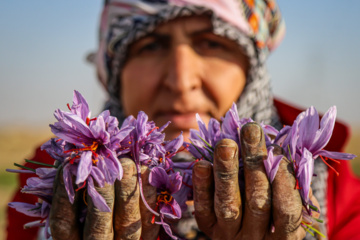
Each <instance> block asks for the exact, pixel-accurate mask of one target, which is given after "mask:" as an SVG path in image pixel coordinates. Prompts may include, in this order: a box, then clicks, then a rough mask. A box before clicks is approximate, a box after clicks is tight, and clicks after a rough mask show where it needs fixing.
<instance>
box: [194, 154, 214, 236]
mask: <svg viewBox="0 0 360 240" xmlns="http://www.w3.org/2000/svg"><path fill="white" fill-rule="evenodd" d="M192 182H193V194H194V208H195V219H196V222H197V224H198V227H199V229H200V230H202V231H203V232H204V233H206V234H208V235H209V236H211V235H212V230H213V226H214V225H215V223H216V216H215V212H214V174H213V167H212V165H211V163H210V162H208V161H204V160H201V161H199V162H197V163H195V165H194V167H193V175H192Z"/></svg>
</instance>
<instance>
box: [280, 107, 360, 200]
mask: <svg viewBox="0 0 360 240" xmlns="http://www.w3.org/2000/svg"><path fill="white" fill-rule="evenodd" d="M335 118H336V107H335V106H333V107H331V108H330V109H329V110H328V111H327V112H326V113H325V115H324V116H323V117H322V119H321V121H319V114H318V112H317V111H316V109H315V108H314V107H310V108H309V109H307V110H306V111H304V112H302V113H300V114H299V116H298V117H297V118H296V120H295V121H294V123H293V125H292V126H291V127H290V126H286V127H284V128H283V129H282V130H281V131H280V132H279V134H278V135H277V137H276V138H275V141H274V142H275V143H276V144H279V145H280V146H282V147H283V148H284V150H285V153H286V156H287V157H288V159H289V160H291V161H293V165H294V169H295V176H296V178H297V185H298V186H297V187H298V189H299V190H300V194H301V197H302V200H303V203H304V205H305V206H307V205H308V204H309V191H310V183H311V179H312V177H313V168H314V160H315V159H317V158H318V157H320V158H322V160H323V161H324V163H325V164H327V165H328V166H329V167H330V168H332V167H331V166H330V165H329V164H328V163H327V162H326V159H324V158H323V157H325V158H329V159H332V158H335V159H341V160H350V159H353V158H354V157H355V155H353V154H348V153H340V152H331V151H327V150H324V147H325V146H326V145H327V143H328V142H329V140H330V138H331V135H332V132H333V129H334V125H335ZM332 160H333V159H332Z"/></svg>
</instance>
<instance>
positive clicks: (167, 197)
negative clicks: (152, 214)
mask: <svg viewBox="0 0 360 240" xmlns="http://www.w3.org/2000/svg"><path fill="white" fill-rule="evenodd" d="M149 183H150V184H151V185H153V186H154V187H156V188H157V189H158V191H159V195H158V200H157V204H158V208H159V212H160V213H161V214H162V215H164V216H166V217H168V218H171V219H175V218H181V209H180V206H179V204H178V203H177V202H176V200H175V198H173V197H172V194H174V193H176V192H178V191H179V190H180V188H181V184H182V176H181V175H180V173H178V172H176V173H172V174H167V173H166V171H165V170H164V169H163V168H161V167H154V168H153V169H152V170H151V172H150V175H149Z"/></svg>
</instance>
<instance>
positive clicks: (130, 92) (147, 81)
mask: <svg viewBox="0 0 360 240" xmlns="http://www.w3.org/2000/svg"><path fill="white" fill-rule="evenodd" d="M156 71H157V69H156V68H154V67H152V66H151V65H150V66H149V64H141V62H140V63H137V61H133V62H130V63H128V64H127V65H126V66H125V68H124V70H123V74H122V78H121V81H122V82H121V97H122V103H123V106H124V110H125V113H126V114H127V115H137V113H138V112H139V111H140V110H141V111H145V112H146V113H147V112H148V110H149V106H151V102H152V101H153V99H154V95H155V94H156V93H155V91H156V88H157V87H156V86H157V82H158V80H157V79H158V78H159V77H158V74H157V73H156Z"/></svg>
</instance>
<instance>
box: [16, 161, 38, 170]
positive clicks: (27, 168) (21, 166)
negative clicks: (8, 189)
mask: <svg viewBox="0 0 360 240" xmlns="http://www.w3.org/2000/svg"><path fill="white" fill-rule="evenodd" d="M14 165H15V166H16V167H19V168H23V169H26V170H30V171H33V172H36V171H35V169H32V168H29V167H25V166H23V165H20V164H17V163H14Z"/></svg>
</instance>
